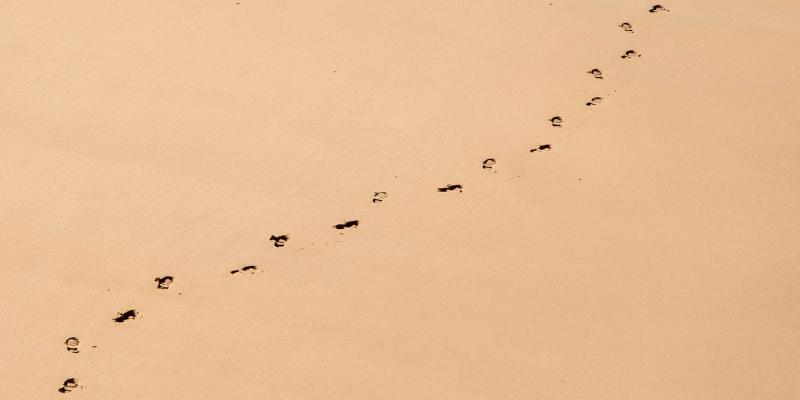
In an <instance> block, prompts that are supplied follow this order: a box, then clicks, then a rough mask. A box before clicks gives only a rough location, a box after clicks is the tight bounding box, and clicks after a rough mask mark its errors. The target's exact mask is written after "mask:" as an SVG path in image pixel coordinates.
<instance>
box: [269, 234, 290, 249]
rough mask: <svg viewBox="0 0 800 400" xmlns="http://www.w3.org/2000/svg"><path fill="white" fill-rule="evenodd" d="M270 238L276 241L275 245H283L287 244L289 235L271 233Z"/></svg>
mask: <svg viewBox="0 0 800 400" xmlns="http://www.w3.org/2000/svg"><path fill="white" fill-rule="evenodd" d="M269 240H274V241H275V247H283V246H286V242H287V241H288V240H289V235H278V236H275V235H271V236H270V237H269Z"/></svg>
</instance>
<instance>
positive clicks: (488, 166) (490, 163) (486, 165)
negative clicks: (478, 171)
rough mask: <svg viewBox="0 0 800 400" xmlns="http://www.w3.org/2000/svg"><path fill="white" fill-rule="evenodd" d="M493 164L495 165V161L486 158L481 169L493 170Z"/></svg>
mask: <svg viewBox="0 0 800 400" xmlns="http://www.w3.org/2000/svg"><path fill="white" fill-rule="evenodd" d="M495 164H497V161H495V160H494V158H487V159H485V160H483V169H486V170H491V169H492V168H494V165H495Z"/></svg>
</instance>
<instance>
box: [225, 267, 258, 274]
mask: <svg viewBox="0 0 800 400" xmlns="http://www.w3.org/2000/svg"><path fill="white" fill-rule="evenodd" d="M256 270H258V267H256V266H255V265H248V266H246V267H242V268H241V269H234V270H231V274H238V273H239V272H248V271H249V272H250V273H251V274H255V273H256Z"/></svg>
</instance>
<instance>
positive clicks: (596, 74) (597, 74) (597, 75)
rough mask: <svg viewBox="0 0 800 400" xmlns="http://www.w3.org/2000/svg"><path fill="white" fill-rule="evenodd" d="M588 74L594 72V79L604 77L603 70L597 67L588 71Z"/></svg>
mask: <svg viewBox="0 0 800 400" xmlns="http://www.w3.org/2000/svg"><path fill="white" fill-rule="evenodd" d="M586 73H587V74H592V76H593V77H594V79H603V71H600V70H599V69H597V68H594V69H592V70H591V71H588V72H586Z"/></svg>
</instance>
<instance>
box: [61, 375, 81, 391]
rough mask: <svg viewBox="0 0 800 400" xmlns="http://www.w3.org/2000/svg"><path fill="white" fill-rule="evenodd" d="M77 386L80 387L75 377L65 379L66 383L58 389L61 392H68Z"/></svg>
mask: <svg viewBox="0 0 800 400" xmlns="http://www.w3.org/2000/svg"><path fill="white" fill-rule="evenodd" d="M77 387H78V381H77V380H75V378H69V379H67V380H65V381H64V384H63V385H61V387H60V388H58V391H59V392H61V393H68V392H71V391H72V389H75V388H77Z"/></svg>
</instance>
